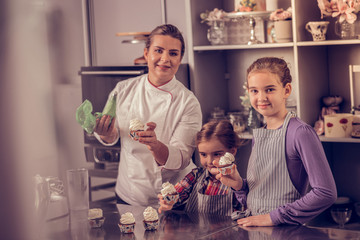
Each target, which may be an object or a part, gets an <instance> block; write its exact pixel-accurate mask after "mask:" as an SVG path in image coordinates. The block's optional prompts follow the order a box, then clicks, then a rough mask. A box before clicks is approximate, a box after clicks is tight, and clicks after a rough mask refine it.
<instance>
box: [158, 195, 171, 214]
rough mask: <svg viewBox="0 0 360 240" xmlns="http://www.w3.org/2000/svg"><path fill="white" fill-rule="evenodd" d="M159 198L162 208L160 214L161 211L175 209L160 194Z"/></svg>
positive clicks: (159, 210)
mask: <svg viewBox="0 0 360 240" xmlns="http://www.w3.org/2000/svg"><path fill="white" fill-rule="evenodd" d="M158 198H159V204H160V207H159V209H158V212H159V213H161V211H169V210H171V209H172V208H173V206H174V204H167V203H166V202H165V200H164V199H163V196H162V195H161V194H158Z"/></svg>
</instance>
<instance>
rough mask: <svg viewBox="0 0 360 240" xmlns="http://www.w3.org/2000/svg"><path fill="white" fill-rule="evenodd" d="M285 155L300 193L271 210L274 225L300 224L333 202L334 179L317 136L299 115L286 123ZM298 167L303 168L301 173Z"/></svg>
mask: <svg viewBox="0 0 360 240" xmlns="http://www.w3.org/2000/svg"><path fill="white" fill-rule="evenodd" d="M286 157H287V160H286V161H287V164H288V170H289V175H290V178H291V180H292V182H293V184H294V186H295V187H296V189H297V190H298V191H299V193H300V194H301V196H302V197H301V198H300V199H298V200H296V201H294V202H291V203H288V204H285V205H284V206H280V207H279V208H277V209H275V210H273V211H271V212H270V217H271V220H272V221H273V223H274V224H275V225H278V224H283V223H285V224H303V223H305V222H308V221H309V220H311V219H312V218H314V217H316V216H317V215H318V214H320V213H321V212H323V211H324V210H326V209H327V208H328V207H330V206H331V205H332V204H333V203H334V202H335V200H336V197H337V192H336V185H335V181H334V178H333V176H332V172H331V169H330V166H329V163H328V161H327V159H326V155H325V152H324V149H323V147H322V144H321V142H320V140H319V137H318V136H317V134H316V133H315V131H314V130H313V128H312V127H310V126H309V125H306V124H305V123H303V122H301V121H300V120H299V119H294V121H291V122H290V123H289V126H288V130H287V134H286ZM297 162H298V163H300V164H297ZM299 165H300V167H299ZM301 169H304V173H303V175H301ZM299 175H300V176H301V177H299ZM308 184H309V185H310V191H308V190H307V187H308Z"/></svg>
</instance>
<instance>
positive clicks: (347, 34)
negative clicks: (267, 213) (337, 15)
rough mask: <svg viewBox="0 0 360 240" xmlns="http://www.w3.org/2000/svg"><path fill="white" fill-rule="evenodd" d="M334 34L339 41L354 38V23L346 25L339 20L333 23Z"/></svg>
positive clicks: (346, 23) (345, 22)
mask: <svg viewBox="0 0 360 240" xmlns="http://www.w3.org/2000/svg"><path fill="white" fill-rule="evenodd" d="M335 33H336V35H338V36H339V37H340V38H341V39H354V38H355V23H348V22H347V21H346V20H344V21H343V22H340V21H339V19H337V20H336V22H335Z"/></svg>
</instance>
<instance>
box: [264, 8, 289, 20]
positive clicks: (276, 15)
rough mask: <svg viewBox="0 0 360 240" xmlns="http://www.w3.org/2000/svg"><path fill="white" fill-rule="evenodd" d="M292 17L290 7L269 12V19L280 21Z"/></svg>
mask: <svg viewBox="0 0 360 240" xmlns="http://www.w3.org/2000/svg"><path fill="white" fill-rule="evenodd" d="M291 17H292V10H291V7H289V8H288V9H286V10H284V9H282V8H280V9H277V10H275V11H274V12H272V13H271V14H270V17H269V18H270V20H271V21H280V20H288V19H289V20H290V19H291Z"/></svg>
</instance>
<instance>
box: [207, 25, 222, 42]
mask: <svg viewBox="0 0 360 240" xmlns="http://www.w3.org/2000/svg"><path fill="white" fill-rule="evenodd" d="M208 24H209V25H210V27H209V29H208V32H207V39H208V40H209V42H210V43H211V45H222V44H227V27H226V25H225V21H224V20H214V21H210V22H209V23H208Z"/></svg>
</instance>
